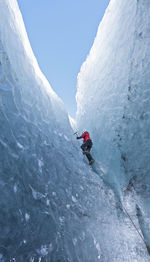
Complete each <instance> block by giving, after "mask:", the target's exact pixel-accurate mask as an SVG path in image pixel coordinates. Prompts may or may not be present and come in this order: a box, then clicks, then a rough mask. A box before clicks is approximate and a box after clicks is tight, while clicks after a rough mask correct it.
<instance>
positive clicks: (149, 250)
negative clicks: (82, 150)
mask: <svg viewBox="0 0 150 262" xmlns="http://www.w3.org/2000/svg"><path fill="white" fill-rule="evenodd" d="M95 163H96V164H97V165H98V168H99V170H100V172H101V173H102V174H103V175H105V173H104V171H103V170H102V169H101V166H100V164H99V163H98V162H97V161H95ZM102 179H103V181H104V182H106V183H107V184H109V183H108V182H107V181H105V179H104V178H102ZM109 186H110V187H111V188H112V186H111V185H110V184H109ZM112 190H113V188H112ZM113 191H114V190H113ZM117 197H118V199H119V203H120V204H121V206H122V209H123V210H124V212H125V213H126V215H127V216H128V218H129V219H130V221H131V223H132V225H133V226H134V228H135V230H136V231H137V233H138V234H139V236H140V237H141V239H142V241H143V242H144V244H145V246H146V248H147V250H148V252H149V254H150V247H149V246H148V245H147V243H146V241H145V239H144V237H143V236H142V234H141V233H140V231H139V230H138V228H137V226H136V225H135V223H134V222H133V220H132V218H131V216H130V215H129V213H128V211H127V210H126V208H125V207H124V205H123V203H122V202H121V200H120V198H119V196H117Z"/></svg>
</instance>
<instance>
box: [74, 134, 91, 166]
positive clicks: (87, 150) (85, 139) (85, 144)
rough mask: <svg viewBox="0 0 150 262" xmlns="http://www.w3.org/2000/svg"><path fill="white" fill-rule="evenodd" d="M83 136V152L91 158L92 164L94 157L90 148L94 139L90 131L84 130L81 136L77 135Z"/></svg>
mask: <svg viewBox="0 0 150 262" xmlns="http://www.w3.org/2000/svg"><path fill="white" fill-rule="evenodd" d="M81 138H83V144H82V145H81V149H82V152H83V154H85V155H86V157H87V159H88V160H89V164H90V165H92V164H93V163H94V159H93V157H92V156H91V154H90V150H91V148H92V145H93V143H92V140H91V138H90V135H89V133H88V132H87V131H86V130H85V131H83V133H82V135H81V136H77V139H81Z"/></svg>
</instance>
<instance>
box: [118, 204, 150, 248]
mask: <svg viewBox="0 0 150 262" xmlns="http://www.w3.org/2000/svg"><path fill="white" fill-rule="evenodd" d="M119 202H120V204H121V206H122V209H123V210H124V211H125V213H126V215H127V216H128V218H129V219H130V221H131V223H132V225H133V226H134V228H135V230H136V231H137V233H138V234H139V236H140V237H141V239H142V240H143V242H144V244H145V246H146V248H147V249H148V251H149V252H150V247H149V246H148V245H147V243H146V241H145V239H144V237H143V236H142V234H141V233H140V231H139V230H138V228H137V226H136V225H135V223H134V222H133V220H132V218H131V216H130V215H129V213H128V211H127V210H126V208H125V207H124V205H123V204H122V202H121V201H120V200H119Z"/></svg>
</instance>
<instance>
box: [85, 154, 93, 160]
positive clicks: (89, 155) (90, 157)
mask: <svg viewBox="0 0 150 262" xmlns="http://www.w3.org/2000/svg"><path fill="white" fill-rule="evenodd" d="M86 157H87V159H88V160H89V162H90V161H91V160H93V158H92V156H91V154H90V153H89V152H88V153H86Z"/></svg>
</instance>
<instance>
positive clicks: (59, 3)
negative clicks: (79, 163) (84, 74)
mask: <svg viewBox="0 0 150 262" xmlns="http://www.w3.org/2000/svg"><path fill="white" fill-rule="evenodd" d="M109 2H110V0H44V1H43V0H18V4H19V7H20V10H21V13H22V16H23V20H24V23H25V27H26V31H27V34H28V37H29V41H30V44H31V47H32V49H33V52H34V55H35V57H36V59H37V61H38V64H39V66H40V69H41V71H42V72H43V73H44V75H45V76H46V78H47V79H48V81H49V83H50V85H51V87H52V88H53V90H54V91H55V92H56V93H57V95H58V96H59V97H60V98H61V99H62V100H63V102H64V105H65V108H66V110H67V112H68V113H69V114H70V116H72V117H73V118H75V113H76V100H75V95H76V88H77V75H78V73H79V72H80V67H81V66H82V64H83V62H84V61H85V59H86V57H87V56H88V54H89V51H90V49H91V47H92V45H93V42H94V39H95V36H96V33H97V29H98V26H99V23H100V21H101V20H102V17H103V15H104V12H105V9H106V8H107V6H108V4H109Z"/></svg>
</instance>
